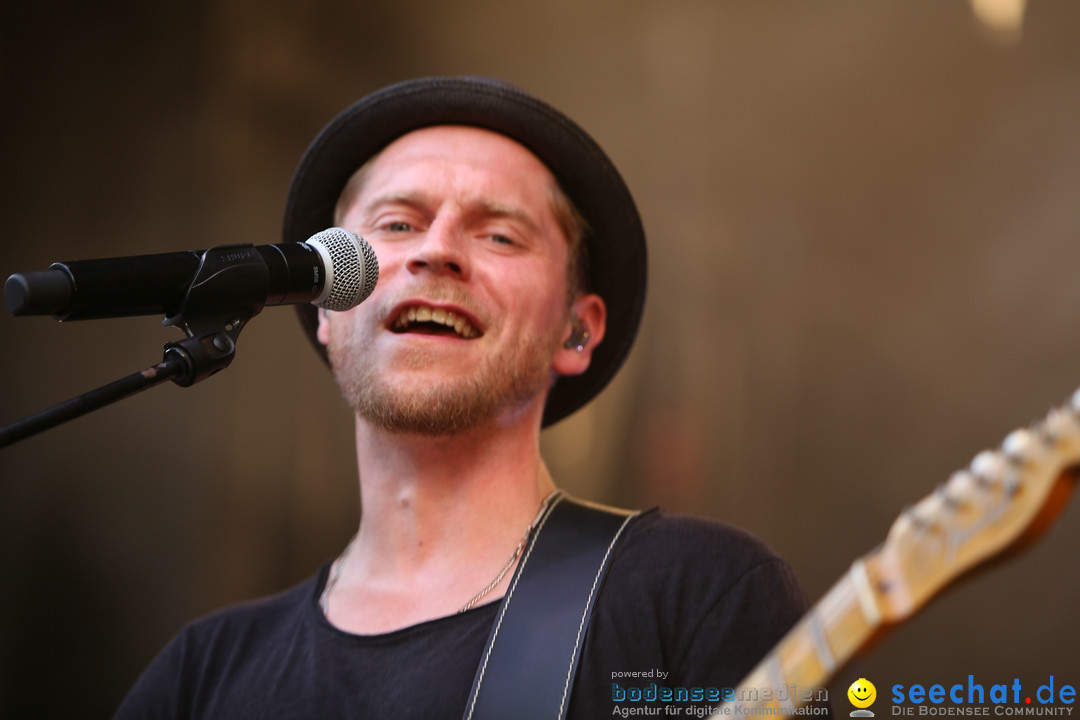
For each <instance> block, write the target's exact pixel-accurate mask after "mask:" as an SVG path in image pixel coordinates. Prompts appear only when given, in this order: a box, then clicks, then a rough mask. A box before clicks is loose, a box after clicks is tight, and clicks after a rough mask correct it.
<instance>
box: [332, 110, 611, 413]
mask: <svg viewBox="0 0 1080 720" xmlns="http://www.w3.org/2000/svg"><path fill="white" fill-rule="evenodd" d="M554 182H555V181H554V179H553V178H552V176H551V173H550V172H549V171H548V170H547V168H546V167H545V166H544V165H543V164H542V163H541V162H540V161H539V160H538V159H537V158H536V157H535V156H533V155H532V154H531V153H530V152H529V151H527V150H526V149H525V148H523V147H522V146H520V145H518V144H517V143H515V142H514V141H512V140H509V139H508V138H505V137H503V136H501V135H498V134H495V133H492V132H488V131H485V130H479V129H475V128H465V127H451V126H445V127H434V128H426V129H423V130H418V131H415V132H412V133H409V134H408V135H405V136H402V137H401V138H399V139H398V140H396V141H395V142H393V143H391V144H390V145H389V146H387V147H386V148H385V149H384V150H383V151H382V153H381V154H380V155H379V156H378V157H377V158H376V159H375V161H374V162H373V163H372V164H371V165H370V166H369V167H368V168H367V170H366V172H365V174H364V176H363V181H362V182H361V183H359V184H357V183H350V187H349V188H348V189H347V190H346V193H347V195H346V196H345V197H344V198H343V202H342V204H341V205H340V206H339V217H338V224H340V225H342V226H343V227H345V228H347V229H349V230H352V231H354V232H356V233H358V234H360V235H361V236H363V237H364V238H365V239H366V240H367V241H368V242H369V243H371V246H372V248H374V250H375V253H376V255H377V256H378V258H379V266H380V275H379V282H378V285H377V286H376V288H375V291H374V292H373V293H372V294H371V296H370V297H369V298H368V299H367V300H366V301H365V302H363V303H362V304H360V305H359V306H357V307H355V308H353V309H352V310H349V311H347V312H344V313H326V314H325V316H324V319H323V321H322V322H321V324H320V328H319V339H320V341H322V342H324V343H326V344H327V348H328V351H329V355H330V360H331V364H332V365H333V367H334V372H335V375H336V376H337V379H338V382H339V384H340V385H341V387H342V391H343V393H344V394H345V397H346V399H347V400H348V401H349V402H350V404H351V405H352V406H353V408H354V409H355V410H356V411H357V412H358V413H359V414H360V416H361V417H363V418H365V419H367V420H368V421H369V422H372V423H373V424H375V425H377V426H380V427H383V428H386V429H389V430H393V431H399V432H419V433H425V434H448V433H453V432H459V431H462V430H466V429H471V428H475V427H477V426H480V425H482V424H484V423H486V422H500V421H502V422H508V421H511V420H512V419H513V418H515V417H517V416H519V415H520V414H521V413H523V412H526V411H528V410H529V409H533V410H536V409H538V408H542V404H543V399H544V396H545V395H546V389H547V388H548V386H549V384H550V382H551V378H552V368H553V363H554V365H555V366H556V369H561V368H559V365H560V362H559V360H558V356H559V355H560V354H563V355H565V354H566V353H568V352H570V351H568V350H566V349H565V348H562V342H563V340H564V339H565V338H566V336H567V335H568V333H569V331H570V324H569V313H568V308H567V302H566V298H567V252H568V249H567V242H566V238H565V237H564V235H563V233H562V231H561V230H560V228H559V224H558V222H557V221H556V218H555V216H554V213H553V211H552V204H551V199H550V198H551V195H550V193H551V189H552V187H553V185H554ZM601 307H602V304H601ZM601 323H602V310H601ZM600 332H601V333H602V328H601V329H600ZM598 339H599V338H597V340H598ZM586 366H587V362H586ZM582 370H584V367H582V368H580V369H577V368H571V369H570V372H575V371H576V372H581V371H582Z"/></svg>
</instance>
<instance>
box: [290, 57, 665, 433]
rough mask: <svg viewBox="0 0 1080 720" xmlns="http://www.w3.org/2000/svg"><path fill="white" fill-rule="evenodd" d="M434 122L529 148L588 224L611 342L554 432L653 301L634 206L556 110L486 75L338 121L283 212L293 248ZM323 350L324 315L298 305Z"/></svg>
mask: <svg viewBox="0 0 1080 720" xmlns="http://www.w3.org/2000/svg"><path fill="white" fill-rule="evenodd" d="M433 125H469V126H474V127H479V128H485V129H487V130H492V131H494V132H497V133H499V134H501V135H505V136H506V137H509V138H511V139H513V140H515V141H517V142H519V143H521V144H522V145H523V146H525V147H526V148H528V149H529V150H530V151H531V152H532V153H533V154H535V155H536V156H537V157H538V158H539V159H540V160H541V161H542V162H543V163H544V164H545V165H546V166H547V167H548V169H550V170H551V172H552V174H553V175H554V176H555V178H556V179H557V180H558V182H559V184H560V186H561V187H562V188H563V190H564V191H565V192H566V194H567V195H568V196H569V197H570V198H571V199H572V200H573V202H574V204H575V205H576V206H577V209H578V210H579V211H580V212H581V214H582V216H583V217H584V218H585V219H586V221H587V222H588V224H589V227H590V230H591V231H590V232H589V233H588V235H587V237H586V238H585V240H586V243H587V248H588V256H589V261H588V283H589V290H590V291H591V292H595V293H597V294H598V295H600V296H601V297H602V298H603V299H604V303H605V304H606V305H607V327H606V333H605V336H604V341H603V342H602V343H601V344H600V345H598V346H597V347H595V348H593V354H592V360H591V363H590V365H589V368H588V370H586V371H585V372H584V373H582V374H581V375H575V376H564V377H560V378H559V379H558V381H557V382H556V383H555V386H554V387H553V388H552V389H551V392H550V393H549V395H548V398H547V404H546V405H545V407H544V417H543V425H544V427H547V426H548V425H551V424H553V423H555V422H558V421H559V420H561V419H562V418H564V417H566V416H567V415H570V414H571V413H573V412H574V411H576V410H577V409H579V408H580V407H582V406H583V405H585V404H586V403H587V402H589V401H590V400H591V399H592V398H593V397H595V396H596V395H597V393H599V392H600V391H601V390H602V389H603V388H604V387H605V386H606V385H607V384H608V382H610V381H611V379H612V377H614V376H615V373H616V372H617V371H618V369H619V368H620V367H621V366H622V364H623V362H624V361H625V360H626V357H627V355H628V354H629V353H630V348H631V347H632V345H633V342H634V337H635V335H636V334H637V329H638V325H639V324H640V322H641V315H642V311H643V309H644V304H645V286H646V266H647V261H646V251H645V234H644V230H643V229H642V225H641V219H640V217H639V216H638V212H637V208H636V206H635V205H634V200H633V198H632V197H631V195H630V191H629V189H628V188H627V187H626V183H625V182H624V181H623V179H622V177H621V176H620V175H619V172H618V170H616V168H615V166H614V165H613V164H612V162H611V160H610V159H608V157H607V155H605V154H604V152H603V150H601V149H600V146H599V145H597V144H596V142H595V141H594V140H593V139H592V138H591V137H589V135H588V134H587V133H586V132H585V131H584V130H582V129H581V128H580V127H579V126H578V125H577V124H576V123H574V122H573V121H572V120H570V119H569V118H568V117H566V116H565V115H563V114H562V113H561V112H559V111H558V110H556V109H555V108H553V107H551V106H550V105H547V104H546V103H544V102H542V101H540V100H538V99H536V98H534V97H533V96H531V95H529V94H527V93H525V92H523V91H521V90H519V89H517V88H515V87H513V86H510V85H507V84H505V83H502V82H499V81H496V80H491V79H488V78H473V77H461V78H422V79H417V80H409V81H406V82H403V83H398V84H396V85H391V86H389V87H386V88H383V89H382V90H379V91H377V92H374V93H372V94H371V95H368V96H366V97H364V98H363V99H361V100H359V101H358V102H356V103H355V104H353V105H352V106H350V107H349V108H348V109H346V110H345V111H344V112H342V113H341V114H340V115H338V116H337V117H336V118H335V119H334V120H332V121H331V122H330V124H329V125H327V126H326V127H325V128H324V129H323V130H322V131H321V132H320V133H319V135H318V136H317V137H316V138H315V140H314V141H313V142H312V144H311V145H310V146H309V147H308V149H307V151H306V152H305V153H304V156H303V158H302V159H301V160H300V164H299V166H298V167H297V170H296V173H295V175H294V176H293V181H292V186H291V188H290V190H289V196H288V200H287V202H286V207H285V221H284V231H283V232H284V240H285V242H304V241H305V240H307V239H308V238H309V237H311V236H312V235H313V234H315V233H317V232H319V231H321V230H324V229H325V228H327V227H330V226H332V225H333V224H334V217H333V215H334V207H335V205H336V204H337V200H338V197H339V196H340V194H341V191H342V190H343V189H344V187H345V184H346V182H348V180H349V178H350V177H351V176H352V175H353V173H354V172H355V171H356V170H357V169H358V168H359V167H360V166H361V165H363V164H364V163H365V162H366V161H367V160H368V159H369V158H371V157H372V156H373V155H375V154H376V153H378V152H379V151H380V150H382V148H384V147H385V146H386V145H388V144H389V143H391V142H392V141H394V140H395V139H397V138H398V137H401V136H402V135H405V134H406V133H409V132H412V131H413V130H418V129H420V128H424V127H430V126H433ZM297 311H298V313H299V316H300V321H301V323H302V325H303V327H304V330H305V331H306V332H307V334H308V338H309V339H310V340H311V342H312V344H313V345H314V346H315V348H316V350H317V351H318V352H319V353H320V354H321V355H322V357H323V359H324V360H326V359H327V356H326V348H325V347H324V346H323V345H322V344H321V343H320V342H319V341H318V340H317V338H316V336H315V330H316V327H317V323H318V320H317V316H316V312H317V311H316V309H315V307H314V306H311V305H300V306H297Z"/></svg>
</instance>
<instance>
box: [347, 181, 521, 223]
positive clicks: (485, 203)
mask: <svg viewBox="0 0 1080 720" xmlns="http://www.w3.org/2000/svg"><path fill="white" fill-rule="evenodd" d="M432 202H433V201H432V200H431V198H430V197H429V196H428V195H427V194H426V193H423V192H419V191H407V192H400V193H387V194H386V195H380V196H378V197H375V198H373V199H372V200H371V201H370V202H368V203H366V204H365V205H364V207H363V208H362V210H361V212H362V214H363V215H365V216H367V215H370V214H371V213H372V212H374V211H375V210H377V209H378V208H380V207H382V206H384V205H406V206H409V207H413V208H425V207H429V206H430V205H431V203H432ZM465 212H466V213H467V214H468V215H472V216H476V217H483V218H499V219H506V220H510V221H513V222H517V223H520V224H521V225H524V226H525V227H526V228H528V229H529V230H530V231H532V232H535V233H539V232H540V225H539V223H538V222H537V221H536V220H535V219H534V218H533V217H532V216H531V215H529V213H527V212H525V210H523V209H522V208H520V207H518V206H516V205H509V204H507V203H501V202H498V201H495V200H486V199H481V200H475V201H471V202H468V203H467V204H466V206H465Z"/></svg>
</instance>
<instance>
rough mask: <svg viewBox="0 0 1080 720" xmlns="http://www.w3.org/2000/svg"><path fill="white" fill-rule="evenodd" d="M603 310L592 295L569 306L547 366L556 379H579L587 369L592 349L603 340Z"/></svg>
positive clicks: (583, 297)
mask: <svg viewBox="0 0 1080 720" xmlns="http://www.w3.org/2000/svg"><path fill="white" fill-rule="evenodd" d="M606 327H607V306H606V305H604V301H603V299H602V298H601V297H600V296H599V295H596V294H593V293H589V294H584V295H579V296H578V297H577V299H576V300H574V302H573V304H572V305H571V306H570V312H569V314H568V316H567V319H566V327H565V328H564V329H563V334H562V342H561V343H560V344H559V348H558V350H557V351H556V352H555V357H554V358H553V360H552V363H551V369H552V370H553V371H554V372H555V373H556V374H558V375H580V374H581V373H583V372H585V371H586V370H588V369H589V363H590V362H591V361H592V353H593V349H594V348H595V347H596V346H597V345H599V344H600V341H601V340H603V339H604V329H605V328H606Z"/></svg>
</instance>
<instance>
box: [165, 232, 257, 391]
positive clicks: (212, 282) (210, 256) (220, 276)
mask: <svg viewBox="0 0 1080 720" xmlns="http://www.w3.org/2000/svg"><path fill="white" fill-rule="evenodd" d="M269 285H270V273H269V270H268V269H267V267H266V263H265V262H264V261H263V260H262V258H261V256H260V255H259V252H258V250H256V249H255V246H254V245H251V244H245V245H219V246H217V247H212V248H210V249H209V250H207V251H205V252H204V253H203V254H202V258H201V259H200V262H199V268H198V270H197V271H196V273H195V277H194V278H193V279H192V281H191V285H190V286H189V287H188V289H187V292H186V293H185V295H184V299H183V301H182V302H181V303H180V305H179V307H178V308H177V309H176V310H175V312H173V313H172V314H171V315H167V316H166V317H165V319H163V320H162V321H161V324H162V325H166V326H168V325H173V326H176V327H179V328H180V329H181V330H183V331H184V334H185V335H187V337H186V338H185V339H184V340H179V341H176V342H171V343H168V344H166V345H165V359H166V360H170V359H172V360H177V361H179V363H180V368H181V369H180V372H179V374H178V375H177V376H176V377H174V378H172V381H173V382H174V383H176V384H177V385H180V386H181V387H189V386H191V385H194V384H195V383H197V382H199V381H200V380H204V379H205V378H207V377H209V376H211V375H213V374H214V373H216V372H218V371H220V370H224V369H225V368H226V367H228V366H229V364H230V363H231V362H232V360H233V357H234V356H235V354H236V340H237V337H238V336H239V335H240V331H241V330H242V329H243V328H244V326H245V325H247V322H248V321H249V320H251V318H253V317H255V316H256V315H258V314H259V313H260V312H262V309H263V306H264V304H263V303H262V302H256V301H253V300H252V298H265V297H266V294H267V288H268V287H269Z"/></svg>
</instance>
